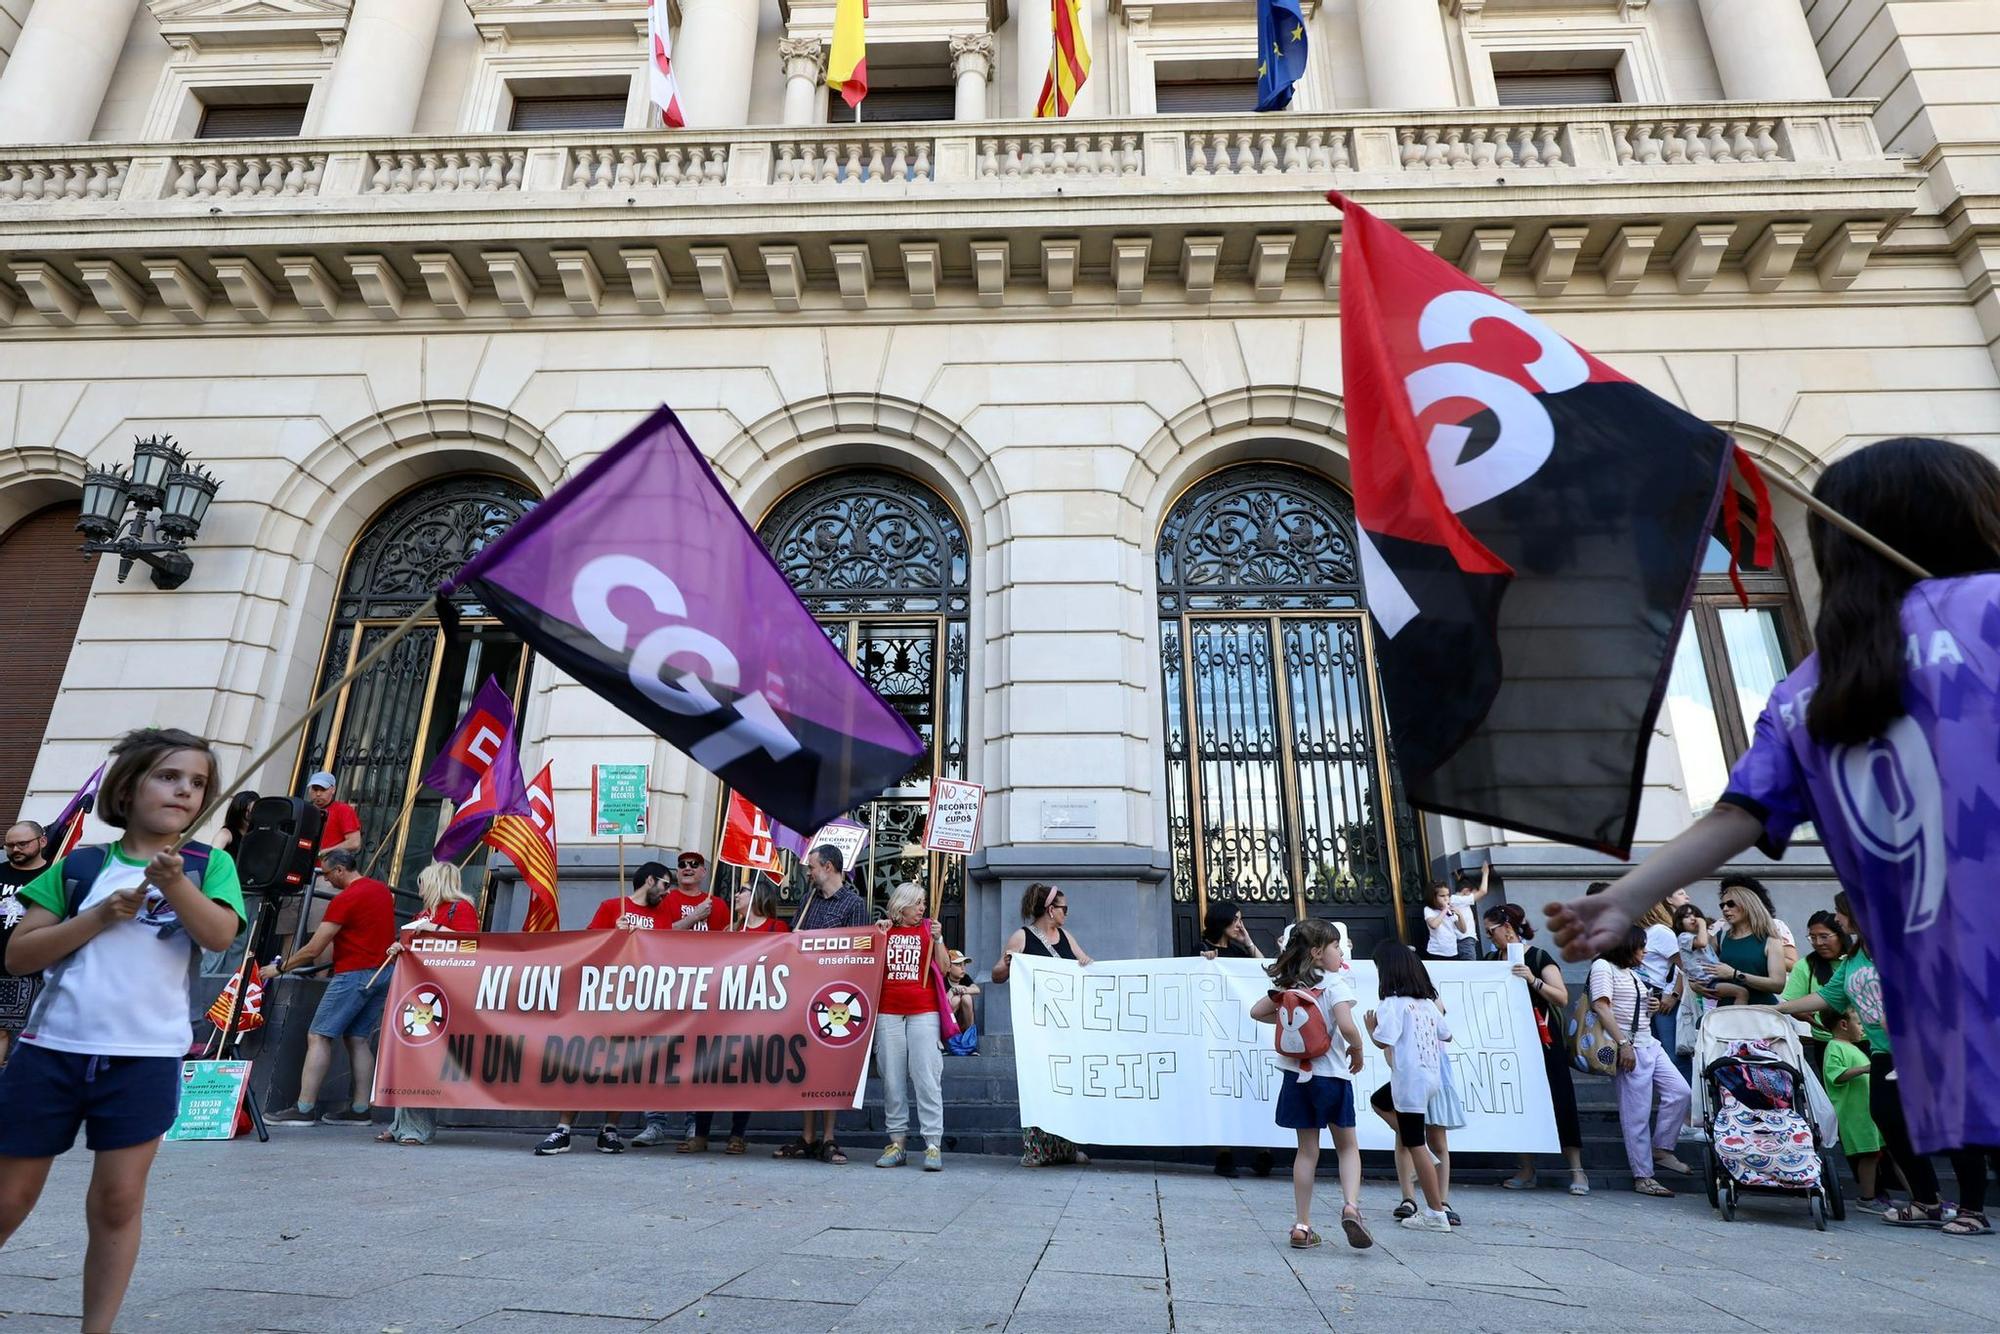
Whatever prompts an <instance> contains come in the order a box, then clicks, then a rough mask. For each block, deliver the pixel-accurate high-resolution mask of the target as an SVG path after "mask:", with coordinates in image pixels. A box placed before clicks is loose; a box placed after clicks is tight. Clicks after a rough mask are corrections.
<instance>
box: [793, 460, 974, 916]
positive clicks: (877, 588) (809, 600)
mask: <svg viewBox="0 0 2000 1334" xmlns="http://www.w3.org/2000/svg"><path fill="white" fill-rule="evenodd" d="M757 536H758V537H759V538H760V539H761V540H762V541H763V543H764V546H765V548H766V549H768V550H769V551H770V553H771V556H772V558H773V559H774V560H776V561H777V563H778V568H779V569H780V570H782V571H784V574H785V578H786V579H787V580H789V581H790V583H791V585H792V588H793V589H794V590H795V591H796V592H797V593H798V595H799V597H800V598H801V599H802V600H803V601H804V602H805V604H806V607H807V609H808V610H810V611H811V612H812V614H813V615H814V616H815V617H817V618H818V619H819V623H820V625H821V626H822V627H823V628H824V629H825V630H826V633H827V637H828V638H830V639H832V640H833V642H834V643H835V644H837V645H839V646H840V648H841V649H842V651H844V652H845V653H846V654H847V660H848V661H849V662H851V663H853V664H854V666H855V669H856V670H857V671H859V672H860V673H861V675H862V677H863V678H864V679H865V680H866V681H867V682H868V684H869V685H871V686H873V687H874V688H875V690H876V692H877V693H879V694H880V695H881V696H882V698H884V699H885V700H887V701H888V702H889V704H890V705H891V706H892V707H894V708H895V709H896V711H897V712H899V713H901V714H902V715H903V717H904V718H906V719H907V720H908V721H909V724H910V726H911V727H912V728H914V729H915V730H916V733H917V735H918V736H920V737H922V738H923V739H924V743H925V748H926V749H925V755H924V757H923V759H921V760H919V761H918V762H917V765H916V767H915V768H913V769H911V771H910V772H909V773H908V774H907V775H906V776H905V777H904V779H903V781H902V782H901V783H900V784H898V785H897V786H896V787H894V788H891V789H890V790H889V791H888V792H887V793H885V794H883V796H882V797H881V798H880V799H878V800H876V801H873V802H870V803H869V804H868V805H867V806H866V807H864V808H863V809H861V810H858V811H855V812H854V813H853V819H854V820H856V821H857V822H858V823H860V824H863V825H867V826H869V827H870V829H871V831H872V832H871V835H870V838H869V843H868V846H869V850H870V852H872V854H873V855H872V858H871V857H870V855H869V853H864V854H863V859H862V864H861V866H860V868H859V869H858V873H857V875H856V877H855V880H856V883H857V885H860V886H862V887H863V888H864V891H865V892H866V893H867V894H868V896H869V898H870V901H871V902H872V903H873V904H875V905H876V906H877V907H879V906H880V905H881V904H882V903H883V902H884V901H885V899H886V898H887V895H888V892H889V891H890V890H891V889H893V888H895V886H896V885H897V883H898V882H900V881H903V880H915V881H916V882H917V883H918V884H921V885H923V886H924V887H925V888H926V889H927V890H928V889H930V888H931V887H932V886H942V890H943V895H942V907H941V909H940V912H939V917H940V919H941V920H942V921H943V923H944V927H945V932H946V935H947V937H948V938H949V939H952V940H954V941H962V940H963V934H962V933H963V926H964V916H965V862H964V859H963V858H961V857H954V856H946V855H944V854H933V853H930V852H927V851H925V850H924V819H925V815H926V812H927V811H928V809H929V801H930V785H931V778H932V776H933V775H942V776H943V777H946V778H964V777H965V776H966V772H965V759H966V742H965V721H966V668H967V665H968V662H969V660H970V652H971V651H970V633H971V628H970V625H969V623H968V619H967V618H968V615H969V612H970V608H971V595H970V593H969V591H968V581H969V577H970V572H971V555H970V551H969V549H968V547H967V544H966V539H965V528H964V525H963V524H961V523H960V522H959V519H958V516H957V515H956V514H954V513H953V512H952V509H951V507H950V506H949V505H947V504H946V503H945V502H944V500H943V499H942V498H941V497H939V496H938V495H937V493H936V492H934V491H932V490H930V489H929V488H928V487H926V486H923V485H922V484H921V483H918V482H915V481H912V480H911V479H909V478H907V477H903V476H901V475H899V474H896V473H890V472H882V471H876V470H863V471H852V472H840V473H833V474H830V475H828V476H825V477H820V478H817V479H815V480H813V481H811V482H808V483H806V484H805V485H804V486H801V487H799V488H798V489H797V490H795V491H793V492H792V493H791V494H789V495H787V496H786V497H784V499H782V500H780V501H779V502H778V504H777V505H776V506H775V507H774V508H773V509H772V510H771V512H770V514H768V515H767V516H766V517H765V519H764V522H763V523H762V524H761V525H759V526H758V529H757ZM806 832H810V831H806ZM803 890H804V878H803V876H802V875H801V874H800V873H799V871H798V869H797V868H796V867H795V868H793V872H792V874H791V876H790V877H789V879H788V880H787V882H786V884H785V885H784V891H783V892H784V898H785V900H786V902H787V904H788V905H793V904H796V903H797V902H798V901H799V896H800V895H801V893H802V892H803Z"/></svg>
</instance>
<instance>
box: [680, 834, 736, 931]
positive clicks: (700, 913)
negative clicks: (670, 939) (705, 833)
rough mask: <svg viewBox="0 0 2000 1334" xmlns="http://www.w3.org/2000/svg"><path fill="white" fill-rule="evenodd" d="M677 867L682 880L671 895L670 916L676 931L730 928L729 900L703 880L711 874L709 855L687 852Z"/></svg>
mask: <svg viewBox="0 0 2000 1334" xmlns="http://www.w3.org/2000/svg"><path fill="white" fill-rule="evenodd" d="M674 869H675V871H676V872H677V873H678V875H679V877H680V883H679V884H677V885H675V886H674V890H673V893H671V894H669V895H667V898H666V907H667V920H668V922H669V923H670V924H671V926H672V927H673V929H674V930H676V931H727V930H728V929H729V927H730V921H729V904H728V902H727V901H725V900H724V899H723V897H722V896H721V895H720V894H711V893H710V892H709V890H708V886H707V885H705V884H703V883H702V882H703V880H704V879H705V878H706V877H707V875H708V858H706V857H704V856H702V855H701V854H700V853H699V852H683V853H682V854H681V855H680V858H679V862H678V865H676V866H675V868H674Z"/></svg>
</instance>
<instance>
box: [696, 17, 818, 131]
mask: <svg viewBox="0 0 2000 1334" xmlns="http://www.w3.org/2000/svg"><path fill="white" fill-rule="evenodd" d="M762 8H763V6H762V5H759V4H752V3H746V0H681V26H680V30H679V31H678V32H676V33H675V34H674V64H675V65H676V66H677V67H679V68H680V69H683V70H686V71H687V76H686V77H685V78H683V79H682V80H681V81H680V82H681V110H682V111H683V112H684V113H685V114H686V116H687V123H688V125H689V126H690V127H694V126H698V125H699V126H723V127H730V128H733V127H736V126H741V125H746V124H748V123H749V121H750V76H751V75H752V74H753V73H754V72H755V68H756V64H757V12H758V11H759V10H760V9H762ZM785 96H786V101H787V103H788V104H789V102H790V100H791V92H790V90H789V89H787V90H786V94H785ZM786 119H787V120H789V119H790V117H789V116H787V117H786Z"/></svg>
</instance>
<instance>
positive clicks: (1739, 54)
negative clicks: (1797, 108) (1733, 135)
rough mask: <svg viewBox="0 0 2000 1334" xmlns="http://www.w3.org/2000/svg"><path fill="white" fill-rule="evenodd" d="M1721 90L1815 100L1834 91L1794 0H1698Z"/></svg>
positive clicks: (1744, 97) (1737, 95)
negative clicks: (1828, 87)
mask: <svg viewBox="0 0 2000 1334" xmlns="http://www.w3.org/2000/svg"><path fill="white" fill-rule="evenodd" d="M1701 22H1702V26H1703V27H1705V28H1707V29H1708V45H1709V49H1710V50H1712V51H1714V52H1715V70H1716V73H1717V74H1719V75H1721V76H1722V95H1723V96H1724V97H1726V98H1728V99H1729V100H1730V101H1732V102H1794V101H1797V102H1817V101H1825V100H1826V99H1827V98H1828V97H1830V96H1832V94H1831V93H1830V92H1828V91H1827V86H1826V70H1825V68H1824V67H1822V66H1821V65H1820V63H1819V48H1818V47H1817V46H1815V45H1814V44H1813V35H1812V29H1811V28H1810V27H1808V26H1807V25H1806V12H1805V9H1804V7H1803V6H1801V5H1800V4H1799V3H1798V0H1701Z"/></svg>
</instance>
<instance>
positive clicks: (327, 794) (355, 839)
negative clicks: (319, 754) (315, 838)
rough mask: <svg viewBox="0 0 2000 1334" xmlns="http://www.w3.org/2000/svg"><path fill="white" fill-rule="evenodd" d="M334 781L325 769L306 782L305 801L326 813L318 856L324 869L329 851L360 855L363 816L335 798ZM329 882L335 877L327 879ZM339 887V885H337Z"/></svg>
mask: <svg viewBox="0 0 2000 1334" xmlns="http://www.w3.org/2000/svg"><path fill="white" fill-rule="evenodd" d="M333 790H334V778H333V775H332V774H330V773H327V772H325V771H324V770H322V771H320V772H319V773H316V774H314V775H313V776H312V777H311V778H308V779H307V780H306V800H308V801H310V802H311V803H312V804H313V805H315V806H317V807H319V808H320V809H321V810H323V811H325V812H326V827H325V828H324V829H322V830H321V831H320V835H319V856H320V866H321V868H322V869H324V868H325V865H326V854H327V853H329V852H351V853H353V854H354V855H355V856H357V857H358V856H360V855H361V817H360V816H359V815H357V814H356V813H355V811H354V808H353V807H352V806H350V805H348V804H347V803H346V802H344V801H335V800H334V799H333ZM328 879H329V880H331V879H332V877H330V876H329V877H328ZM335 888H338V886H335Z"/></svg>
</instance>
